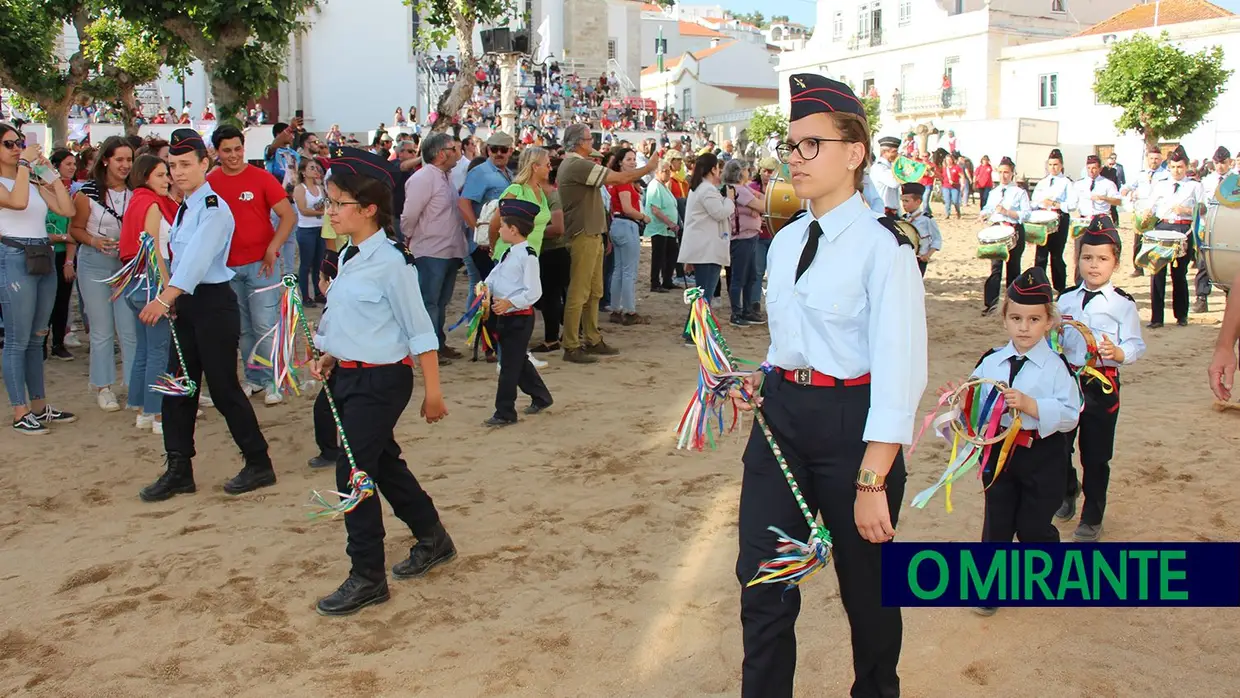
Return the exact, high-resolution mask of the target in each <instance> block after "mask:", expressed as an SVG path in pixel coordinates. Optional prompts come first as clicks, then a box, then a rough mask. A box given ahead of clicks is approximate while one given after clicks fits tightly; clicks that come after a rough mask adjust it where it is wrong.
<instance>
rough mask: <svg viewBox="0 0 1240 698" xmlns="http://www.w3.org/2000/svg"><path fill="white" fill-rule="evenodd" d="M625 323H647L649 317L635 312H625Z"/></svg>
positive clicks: (648, 322)
mask: <svg viewBox="0 0 1240 698" xmlns="http://www.w3.org/2000/svg"><path fill="white" fill-rule="evenodd" d="M624 324H625V325H649V324H650V318H648V317H646V316H644V315H638V314H637V313H626V314H625V316H624Z"/></svg>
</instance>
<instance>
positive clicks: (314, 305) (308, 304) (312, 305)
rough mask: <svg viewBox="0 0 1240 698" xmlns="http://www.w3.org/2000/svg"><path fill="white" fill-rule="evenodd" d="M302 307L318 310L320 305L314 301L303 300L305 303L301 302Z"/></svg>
mask: <svg viewBox="0 0 1240 698" xmlns="http://www.w3.org/2000/svg"><path fill="white" fill-rule="evenodd" d="M301 307H303V308H317V307H319V305H318V303H315V302H314V301H313V300H312V299H310V298H307V299H305V300H303V301H302V302H301Z"/></svg>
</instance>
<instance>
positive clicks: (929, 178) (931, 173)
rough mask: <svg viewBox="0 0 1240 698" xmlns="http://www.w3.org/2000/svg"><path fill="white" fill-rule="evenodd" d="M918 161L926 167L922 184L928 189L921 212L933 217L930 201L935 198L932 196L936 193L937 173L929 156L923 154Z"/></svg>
mask: <svg viewBox="0 0 1240 698" xmlns="http://www.w3.org/2000/svg"><path fill="white" fill-rule="evenodd" d="M917 161H918V162H921V163H923V164H924V165H925V166H926V173H925V174H923V175H922V176H921V183H922V185H923V186H925V187H926V196H925V197H924V198H923V200H922V204H921V212H922V213H924V214H926V215H931V212H930V199H931V198H933V197H932V196H931V194H932V193H933V192H934V183H935V181H936V180H938V175H937V174H936V172H935V169H934V163H933V162H931V160H930V156H929V155H927V154H924V153H923V154H921V155H919V156H918V157H917Z"/></svg>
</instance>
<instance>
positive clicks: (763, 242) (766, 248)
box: [754, 237, 774, 292]
mask: <svg viewBox="0 0 1240 698" xmlns="http://www.w3.org/2000/svg"><path fill="white" fill-rule="evenodd" d="M773 239H774V238H761V237H760V238H758V257H757V258H756V259H755V260H754V266H755V267H756V268H757V274H758V290H759V292H761V290H762V280H763V279H765V278H766V256H767V254H768V253H769V252H770V251H771V240H773Z"/></svg>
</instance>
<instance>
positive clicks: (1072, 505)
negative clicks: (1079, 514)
mask: <svg viewBox="0 0 1240 698" xmlns="http://www.w3.org/2000/svg"><path fill="white" fill-rule="evenodd" d="M1074 516H1076V495H1072V496H1071V497H1065V498H1064V500H1063V504H1060V505H1059V510H1058V511H1056V512H1055V518H1056V519H1058V520H1059V521H1071V520H1072V517H1074Z"/></svg>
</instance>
